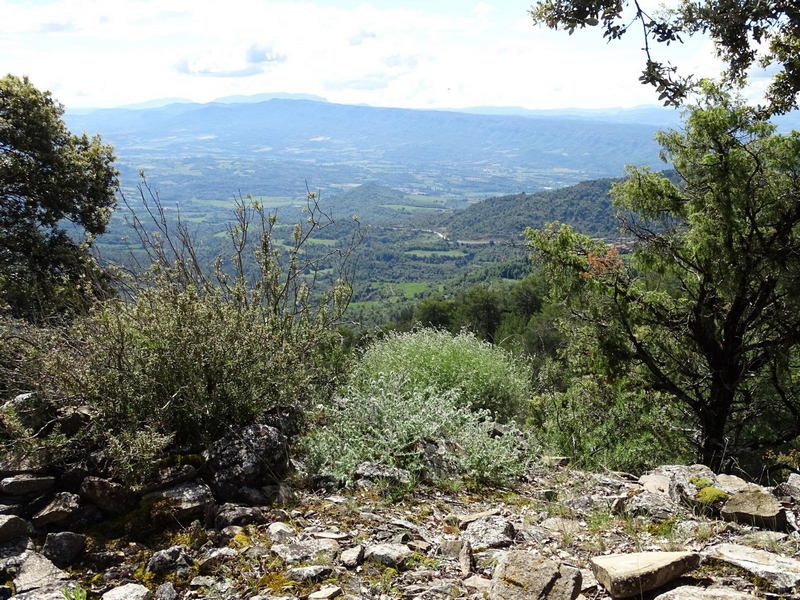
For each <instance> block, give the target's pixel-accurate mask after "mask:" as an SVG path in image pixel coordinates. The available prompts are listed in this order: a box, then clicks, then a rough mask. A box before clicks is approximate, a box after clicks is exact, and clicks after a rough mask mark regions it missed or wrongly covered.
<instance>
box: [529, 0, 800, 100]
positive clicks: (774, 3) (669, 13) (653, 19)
mask: <svg viewBox="0 0 800 600" xmlns="http://www.w3.org/2000/svg"><path fill="white" fill-rule="evenodd" d="M626 8H628V9H629V10H626ZM530 14H531V16H532V17H533V21H534V23H535V24H539V25H545V26H547V27H549V28H551V29H559V28H561V29H565V30H566V31H568V32H569V33H570V34H572V33H573V32H574V31H575V30H576V29H581V28H584V27H587V26H590V27H594V26H597V27H600V28H601V29H602V30H603V37H605V38H608V40H609V41H610V40H615V39H619V38H621V37H622V36H623V35H625V34H626V33H628V32H629V31H631V29H632V28H633V31H634V33H633V34H632V35H643V37H644V51H645V54H646V63H645V68H644V69H643V71H642V76H641V77H640V81H642V82H643V83H646V84H649V85H652V86H654V87H655V88H656V89H657V91H658V92H659V93H660V96H659V99H660V100H663V101H664V102H665V104H671V105H674V106H678V105H680V104H681V103H682V102H683V101H684V99H685V98H686V97H687V95H688V94H689V92H690V91H691V90H692V89H693V87H694V84H695V83H696V81H695V80H694V78H693V76H692V75H691V74H689V75H686V74H685V73H683V72H679V71H678V67H676V66H674V65H672V64H670V63H669V62H665V61H662V60H657V59H656V58H654V54H655V53H654V51H653V46H654V44H661V43H664V44H667V45H669V44H671V43H673V42H678V43H680V42H682V41H683V38H684V37H687V36H691V35H693V34H696V33H702V34H707V35H708V36H709V37H710V38H711V39H712V40H713V41H714V45H715V48H716V51H717V55H718V56H719V58H720V59H722V61H723V62H724V63H725V64H726V65H727V72H726V77H727V78H728V79H729V80H731V81H741V80H742V79H743V78H745V77H746V76H747V75H748V72H749V71H750V69H751V68H752V67H753V66H754V65H760V66H761V67H763V68H765V69H767V72H768V73H770V74H771V77H772V82H771V84H770V86H769V88H768V89H767V92H766V105H765V106H764V107H763V108H764V110H765V112H766V113H768V114H783V113H786V112H789V111H790V110H792V109H793V108H795V107H797V96H798V92H800V5H798V3H797V1H796V0H771V1H769V2H764V1H762V0H699V1H693V0H678V2H677V4H676V5H675V6H673V7H671V8H661V9H658V10H657V11H655V12H653V13H649V12H646V11H645V10H644V9H643V8H642V5H641V4H640V2H638V0H633V2H630V1H628V0H624V1H623V0H539V1H538V2H536V4H534V5H533V6H532V7H531V10H530Z"/></svg>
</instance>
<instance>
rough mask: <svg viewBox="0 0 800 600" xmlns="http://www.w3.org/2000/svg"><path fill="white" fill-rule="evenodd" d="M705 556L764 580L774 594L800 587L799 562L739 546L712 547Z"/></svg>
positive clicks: (723, 545) (722, 545)
mask: <svg viewBox="0 0 800 600" xmlns="http://www.w3.org/2000/svg"><path fill="white" fill-rule="evenodd" d="M706 555H707V556H709V557H710V558H716V559H717V560H721V561H724V562H726V563H730V564H732V565H735V566H737V567H739V568H740V569H744V570H745V571H747V572H748V573H752V574H753V575H755V576H756V577H759V578H761V579H764V580H765V581H767V582H769V584H770V585H771V586H772V587H773V588H774V590H775V591H776V592H790V591H792V590H793V589H795V588H797V587H798V586H800V560H795V559H793V558H786V557H783V556H779V555H777V554H773V553H772V552H766V551H764V550H756V549H755V548H750V547H749V546H740V545H739V544H719V545H717V546H712V547H711V548H709V549H708V550H707V551H706Z"/></svg>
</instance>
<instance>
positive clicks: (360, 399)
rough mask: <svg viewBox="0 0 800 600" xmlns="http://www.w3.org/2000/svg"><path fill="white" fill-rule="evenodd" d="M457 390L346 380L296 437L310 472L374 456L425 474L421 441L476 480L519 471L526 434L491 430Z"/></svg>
mask: <svg viewBox="0 0 800 600" xmlns="http://www.w3.org/2000/svg"><path fill="white" fill-rule="evenodd" d="M461 393H462V392H461V391H460V390H457V389H454V390H449V391H445V392H439V391H438V390H436V389H435V388H433V387H428V388H425V389H416V388H414V386H412V385H409V382H408V380H407V379H406V378H405V377H394V378H390V377H380V378H378V379H373V380H370V381H362V382H360V384H359V386H350V387H348V388H347V389H346V390H344V393H343V394H342V395H341V396H339V397H337V398H336V399H335V400H334V401H332V402H330V403H326V404H324V405H320V406H318V407H317V409H316V412H315V413H314V414H313V415H312V416H311V421H312V422H313V423H314V427H311V428H309V432H308V433H307V434H306V436H305V437H304V439H303V440H302V441H301V448H302V450H303V452H304V456H305V459H306V464H307V466H308V468H309V469H310V470H311V471H312V472H316V473H322V474H325V475H331V476H334V477H336V478H339V479H342V480H350V479H351V478H352V477H353V473H354V472H355V470H356V468H357V467H358V465H359V464H361V463H362V462H365V461H370V462H376V463H380V464H383V465H386V466H390V467H399V468H402V469H406V470H408V471H410V472H411V473H412V474H416V475H424V461H423V456H422V450H421V444H420V443H421V442H424V441H434V442H437V443H438V445H439V447H440V448H443V449H445V450H444V451H445V456H444V458H445V460H446V461H447V462H448V463H449V464H451V465H452V466H453V467H455V470H456V471H457V473H456V475H457V476H459V477H461V478H464V479H466V480H467V481H469V482H471V483H476V484H502V483H505V482H508V481H509V480H511V479H514V478H516V477H518V476H520V475H521V474H522V473H523V472H524V470H525V468H526V466H527V463H528V460H527V457H528V455H529V453H530V441H529V440H528V439H527V438H526V437H525V436H524V435H523V434H522V433H521V432H520V431H519V430H517V428H516V427H514V426H506V432H505V434H504V435H502V436H499V437H493V436H492V431H491V424H492V422H491V415H490V414H489V412H488V411H487V410H485V409H480V408H478V409H474V410H473V409H471V408H469V407H468V406H467V405H466V404H465V402H464V400H463V398H462V397H461V396H460V394H461Z"/></svg>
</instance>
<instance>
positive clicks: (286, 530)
mask: <svg viewBox="0 0 800 600" xmlns="http://www.w3.org/2000/svg"><path fill="white" fill-rule="evenodd" d="M294 534H295V531H294V527H292V526H291V525H288V524H286V523H281V522H280V521H278V522H277V523H270V526H269V527H268V528H267V535H268V536H269V539H271V540H272V541H273V542H275V543H278V544H282V543H284V542H288V541H289V540H290V539H292V538H293V537H294Z"/></svg>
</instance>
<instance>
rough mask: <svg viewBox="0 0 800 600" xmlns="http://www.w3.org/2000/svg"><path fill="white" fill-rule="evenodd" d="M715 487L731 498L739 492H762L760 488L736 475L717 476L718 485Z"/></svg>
mask: <svg viewBox="0 0 800 600" xmlns="http://www.w3.org/2000/svg"><path fill="white" fill-rule="evenodd" d="M714 487H715V488H718V489H720V490H722V491H723V492H725V493H726V494H730V495H731V496H732V495H734V494H738V493H739V492H748V491H762V490H761V487H760V486H758V485H755V484H753V483H747V482H746V481H745V480H744V479H742V478H741V477H737V476H736V475H724V474H720V475H717V484H716V485H715V486H714Z"/></svg>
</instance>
